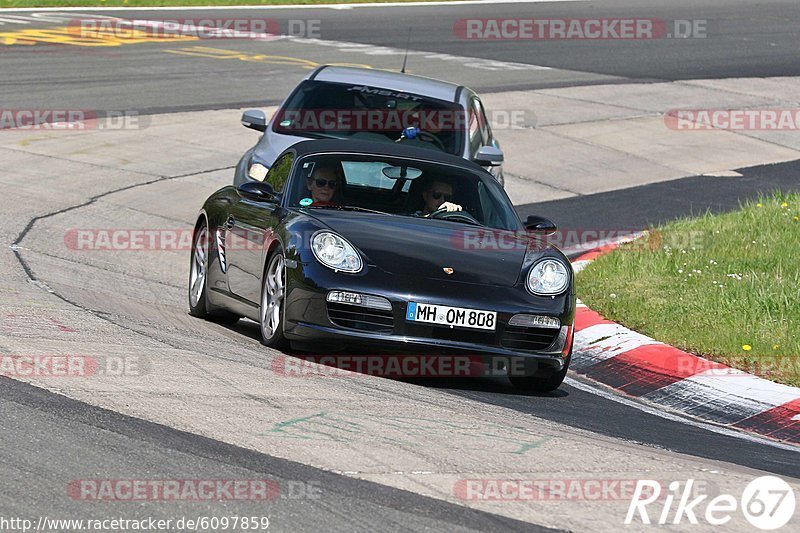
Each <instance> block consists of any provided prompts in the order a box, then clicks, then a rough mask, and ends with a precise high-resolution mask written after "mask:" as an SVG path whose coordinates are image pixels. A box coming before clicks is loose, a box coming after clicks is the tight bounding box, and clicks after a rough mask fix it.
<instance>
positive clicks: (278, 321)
mask: <svg viewBox="0 0 800 533" xmlns="http://www.w3.org/2000/svg"><path fill="white" fill-rule="evenodd" d="M285 296H286V261H285V259H284V257H283V251H282V250H280V249H278V250H276V251H275V253H273V254H272V255H271V256H270V259H269V261H268V262H267V268H265V269H264V276H263V278H262V280H261V307H260V308H259V312H258V316H259V318H260V323H261V344H263V345H264V346H268V347H270V348H277V349H280V348H284V347H286V345H287V344H288V343H287V342H286V337H284V335H283V324H284V320H285V318H286V317H285V313H284V308H285V306H284V301H285Z"/></svg>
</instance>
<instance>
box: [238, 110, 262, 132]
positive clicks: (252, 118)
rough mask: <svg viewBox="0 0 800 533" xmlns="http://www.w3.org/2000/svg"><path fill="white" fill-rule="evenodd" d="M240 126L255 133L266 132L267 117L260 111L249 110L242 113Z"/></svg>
mask: <svg viewBox="0 0 800 533" xmlns="http://www.w3.org/2000/svg"><path fill="white" fill-rule="evenodd" d="M242 126H244V127H245V128H250V129H251V130H256V131H267V115H266V114H265V113H264V112H263V111H261V110H260V109H250V110H247V111H245V112H244V113H242Z"/></svg>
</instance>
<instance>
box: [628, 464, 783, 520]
mask: <svg viewBox="0 0 800 533" xmlns="http://www.w3.org/2000/svg"><path fill="white" fill-rule="evenodd" d="M693 485H694V480H693V479H689V480H687V481H686V483H685V484H683V487H681V482H679V481H673V482H671V483H670V484H669V489H668V491H667V492H666V494H662V490H661V489H662V485H661V483H659V482H658V481H654V480H649V479H640V480H638V482H637V484H636V489H635V490H634V493H633V498H631V503H630V506H628V514H627V515H626V516H625V524H626V525H628V524H631V523H633V522H634V519H635V518H638V520H641V522H642V523H643V524H651V523H656V524H658V525H662V526H663V525H666V524H676V525H677V524H682V523H685V522H687V521H688V522H689V523H690V524H694V525H696V524H699V523H700V521H699V519H704V520H705V523H707V524H710V525H712V526H724V525H725V524H727V523H728V522H730V521H731V519H732V518H733V516H735V515H736V514H738V513H740V512H741V513H742V514H743V515H744V517H745V519H747V521H748V522H749V523H750V525H752V526H753V527H756V528H758V529H761V530H764V531H772V530H775V529H779V528H782V527H783V526H785V525H786V524H788V523H789V521H790V520H791V519H792V516H794V509H795V495H794V490H793V489H792V487H791V486H790V485H789V484H788V483H786V482H785V481H784V480H782V479H781V478H779V477H776V476H762V477H759V478H756V479H754V480H753V481H751V482H750V483H748V485H747V487H745V489H744V491H742V495H741V497H740V498H736V497H735V496H733V495H731V494H720V495H718V496H715V497H714V498H712V499H711V500H708V501H706V500H707V498H708V497H709V495H708V494H701V495H699V496H697V497H694V498H693V497H692V496H693ZM651 504H655V505H653V507H649V506H650V505H651ZM673 506H674V510H673ZM653 511H655V512H656V513H655V514H654V515H651V514H650V512H653ZM637 515H638V517H637ZM638 520H637V521H638Z"/></svg>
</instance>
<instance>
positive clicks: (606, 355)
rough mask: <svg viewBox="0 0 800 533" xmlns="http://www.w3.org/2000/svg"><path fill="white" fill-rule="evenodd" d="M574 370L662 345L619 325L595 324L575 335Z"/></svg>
mask: <svg viewBox="0 0 800 533" xmlns="http://www.w3.org/2000/svg"><path fill="white" fill-rule="evenodd" d="M574 342H575V344H574V352H573V353H574V355H573V364H574V365H575V367H574V368H576V369H579V368H586V367H589V366H592V365H595V364H597V363H600V362H601V361H605V360H607V359H611V358H612V357H616V356H618V355H620V354H623V353H625V352H627V351H630V350H633V349H634V348H638V347H639V346H645V345H648V344H662V345H663V343H661V342H658V341H656V340H654V339H651V338H650V337H648V336H646V335H642V334H641V333H636V332H635V331H631V330H629V329H628V328H626V327H623V326H620V325H619V324H597V325H594V326H590V327H588V328H586V329H583V330H581V331H578V332H576V333H575V341H574ZM664 346H666V345H664Z"/></svg>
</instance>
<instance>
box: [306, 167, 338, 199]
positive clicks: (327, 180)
mask: <svg viewBox="0 0 800 533" xmlns="http://www.w3.org/2000/svg"><path fill="white" fill-rule="evenodd" d="M343 183H344V175H343V172H342V169H341V166H339V165H335V164H325V163H317V164H316V165H315V167H314V170H313V172H312V173H311V175H310V176H309V177H308V178H306V187H308V190H309V191H310V192H311V200H312V201H313V203H312V204H311V205H312V206H326V205H340V204H341V202H340V201H338V199H339V198H341V188H342V184H343ZM337 191H339V194H338V195H337V194H336V193H337Z"/></svg>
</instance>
